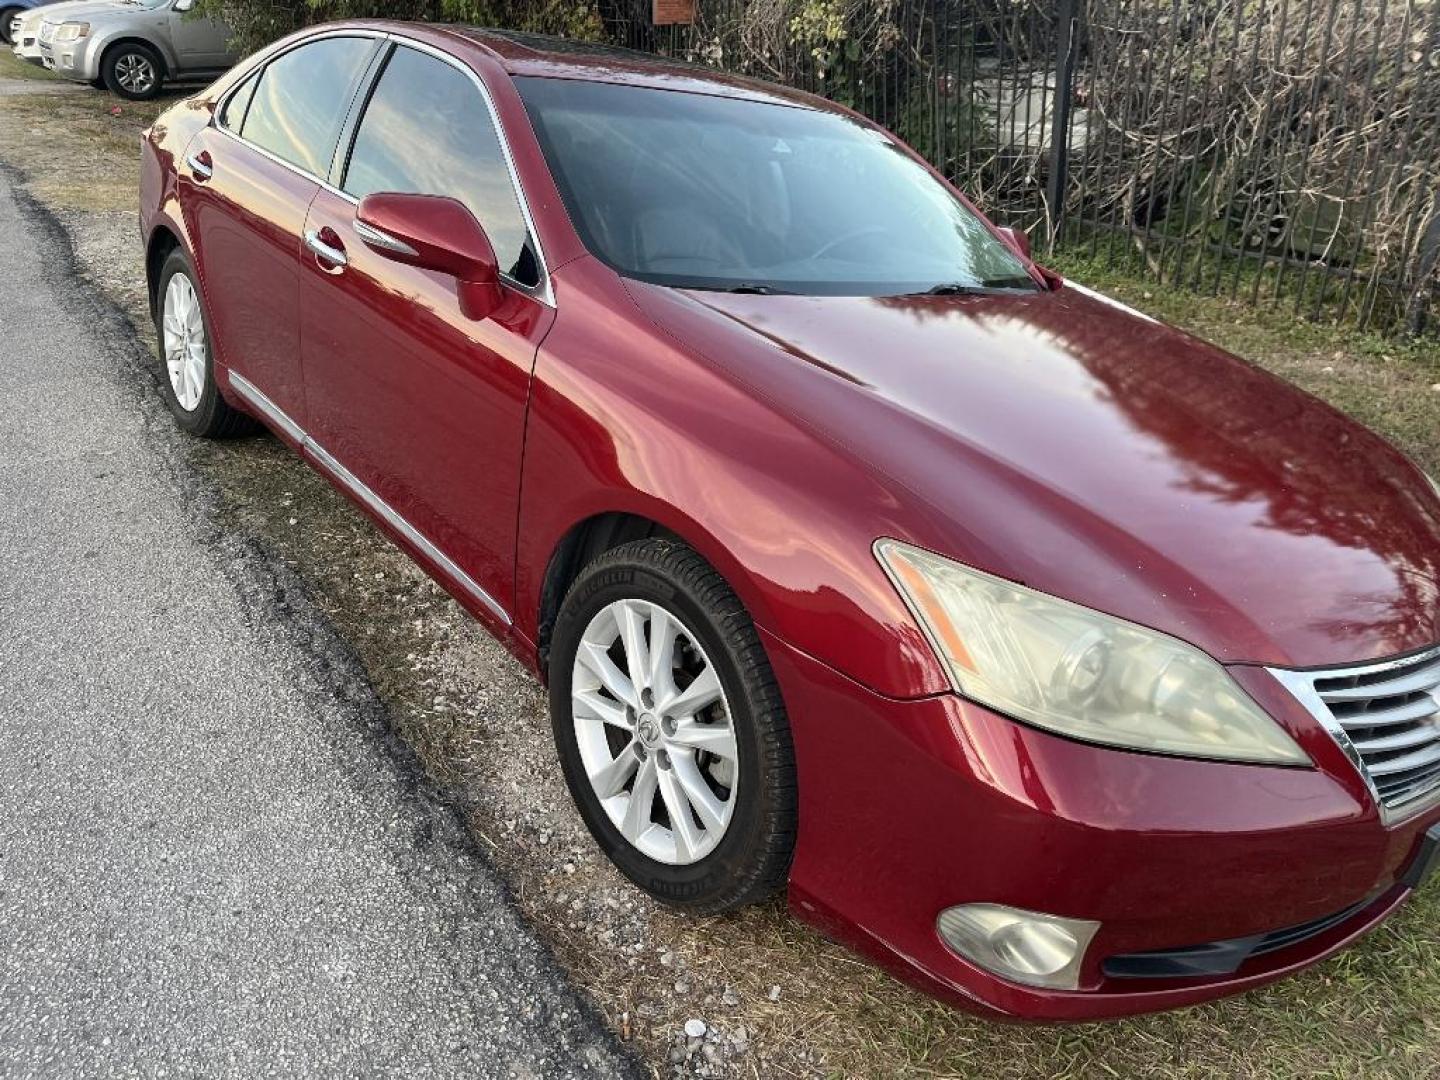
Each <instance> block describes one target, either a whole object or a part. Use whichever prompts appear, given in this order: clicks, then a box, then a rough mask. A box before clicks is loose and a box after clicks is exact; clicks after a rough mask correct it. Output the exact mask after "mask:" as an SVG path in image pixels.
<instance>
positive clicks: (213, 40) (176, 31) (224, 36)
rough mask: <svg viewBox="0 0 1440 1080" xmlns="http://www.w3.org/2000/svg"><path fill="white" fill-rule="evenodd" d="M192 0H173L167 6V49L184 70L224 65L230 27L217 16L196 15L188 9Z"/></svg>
mask: <svg viewBox="0 0 1440 1080" xmlns="http://www.w3.org/2000/svg"><path fill="white" fill-rule="evenodd" d="M194 6H195V0H174V2H173V3H172V4H171V5H170V8H169V12H168V18H167V20H166V21H167V24H168V25H167V29H168V30H169V33H170V48H171V49H172V50H174V53H175V59H176V61H177V62H178V63H179V65H180V67H181V68H182V69H183V70H185V71H205V70H209V69H214V68H223V67H228V66H229V64H230V63H231V62H232V61H233V57H231V55H230V48H229V39H230V28H229V27H228V26H226V25H225V24H224V23H223V22H221V21H220V20H219V19H213V18H211V17H210V16H209V15H199V14H197V13H196V12H195V11H193V10H192V9H193V8H194Z"/></svg>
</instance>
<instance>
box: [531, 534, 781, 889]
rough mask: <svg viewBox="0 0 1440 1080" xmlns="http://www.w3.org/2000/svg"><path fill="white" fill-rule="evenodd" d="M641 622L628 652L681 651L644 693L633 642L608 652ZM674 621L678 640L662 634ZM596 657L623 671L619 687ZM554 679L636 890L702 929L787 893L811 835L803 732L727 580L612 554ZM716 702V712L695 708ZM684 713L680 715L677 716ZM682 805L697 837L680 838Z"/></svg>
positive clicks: (562, 637) (594, 798) (556, 651)
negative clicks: (799, 848) (798, 750)
mask: <svg viewBox="0 0 1440 1080" xmlns="http://www.w3.org/2000/svg"><path fill="white" fill-rule="evenodd" d="M632 605H633V606H632ZM627 621H628V625H630V626H631V627H638V628H639V629H638V631H637V633H632V634H631V636H630V638H629V639H628V640H631V641H636V642H639V644H640V645H642V646H643V649H641V648H637V649H636V650H635V651H636V652H637V653H641V654H642V655H643V657H644V658H645V659H648V656H649V654H650V653H651V652H652V651H653V650H652V649H651V646H652V645H655V644H656V642H655V640H654V636H653V635H654V634H656V633H657V632H658V633H661V634H662V637H661V640H663V641H668V642H669V647H668V649H667V650H666V654H667V660H668V662H665V663H660V664H655V665H653V669H652V670H653V671H654V672H656V675H655V677H653V678H650V677H648V676H645V675H643V674H642V675H641V676H640V677H639V678H638V681H640V682H641V683H642V690H641V692H639V693H636V692H635V691H634V687H633V684H632V682H631V681H630V679H629V678H628V677H627V676H626V675H623V674H621V675H620V682H619V683H616V682H615V680H614V675H615V674H619V673H620V671H621V670H622V668H620V667H618V666H616V665H617V664H618V665H623V666H624V668H623V670H626V671H628V670H629V658H630V654H629V652H628V651H626V649H625V641H626V640H627V639H625V638H624V637H623V636H617V637H616V639H615V641H614V643H613V644H612V645H611V646H609V650H610V651H609V652H608V653H606V652H604V649H605V648H606V646H605V642H606V641H608V640H609V639H610V636H611V634H612V633H613V634H616V635H623V633H624V631H623V630H621V628H620V627H621V624H622V622H627ZM667 621H668V624H669V625H670V626H671V627H673V629H674V634H675V636H674V637H673V638H670V637H668V636H666V635H665V634H664V632H663V630H657V627H663V626H664V625H666V622H667ZM637 634H638V636H637ZM597 643H598V644H597ZM582 648H584V650H585V653H584V658H583V659H582V660H581V661H580V662H579V663H577V657H579V656H581V652H582ZM617 649H618V650H619V651H618V652H617V651H616V650H617ZM596 650H600V652H601V655H604V656H606V657H607V658H608V659H610V660H611V663H612V670H611V673H610V675H609V679H610V682H608V683H607V682H606V681H605V680H604V679H602V677H601V676H600V675H599V674H598V672H599V671H600V670H601V669H603V668H604V663H603V661H600V660H597V658H596ZM617 657H618V660H617ZM641 666H642V668H644V667H645V666H647V665H646V664H645V662H644V659H642V665H641ZM549 668H550V671H549V674H550V680H549V681H550V717H551V722H552V724H553V726H554V729H555V742H556V746H557V748H558V750H559V755H560V763H561V767H562V769H563V770H564V773H565V780H566V783H567V784H568V785H569V787H570V793H571V795H572V796H573V798H574V799H575V803H576V806H577V807H578V808H579V810H580V815H581V817H582V818H583V819H584V821H585V824H586V826H587V827H588V828H589V829H590V832H591V834H592V835H593V836H594V837H595V839H596V841H597V842H598V843H599V845H600V847H601V849H602V850H603V851H604V852H605V854H606V855H607V856H608V857H609V858H610V860H611V861H612V862H614V863H615V865H616V866H617V867H619V869H620V870H621V872H622V873H624V874H625V876H626V877H628V878H629V879H630V880H631V881H633V882H634V883H635V884H636V885H638V886H640V888H642V889H644V890H645V891H646V892H648V893H649V894H650V895H651V896H653V897H655V898H656V899H657V900H660V901H662V902H663V903H666V904H670V905H672V906H675V907H678V908H683V909H686V910H688V911H692V912H696V913H700V914H713V913H716V912H721V911H728V910H731V909H733V908H737V907H741V906H743V905H746V904H751V903H755V902H757V901H760V900H763V899H765V898H766V897H768V896H770V895H771V894H772V893H774V892H775V891H776V890H778V889H780V888H781V887H782V886H783V885H784V884H785V880H786V875H787V873H788V871H789V869H790V858H791V854H792V852H793V850H794V846H795V830H796V822H797V806H796V803H797V799H796V781H795V754H794V749H793V747H792V744H791V740H790V724H789V721H788V719H787V718H786V714H785V705H784V702H783V701H782V700H781V697H780V690H779V687H778V686H777V685H776V682H775V676H774V673H773V672H772V671H771V669H770V661H769V659H768V658H767V657H766V655H765V651H764V648H763V646H762V645H761V643H760V638H759V636H758V635H757V633H756V631H755V626H754V624H753V623H752V622H751V621H750V617H749V615H748V614H747V613H746V611H745V608H744V606H743V605H742V604H741V603H740V600H739V598H738V597H737V596H736V595H735V593H734V592H733V591H732V590H731V589H730V586H729V585H727V584H726V583H725V580H724V579H723V578H722V577H721V576H720V575H719V574H718V573H717V572H716V571H715V570H714V568H712V567H711V566H710V565H709V564H708V563H706V562H705V560H704V559H702V558H701V557H700V556H699V555H698V554H696V553H695V552H694V551H693V550H692V549H691V548H689V547H687V546H686V545H684V544H682V543H680V542H679V541H676V540H671V539H662V538H652V539H647V540H637V541H634V542H631V543H628V544H624V545H622V546H620V547H617V548H614V549H613V550H611V551H608V552H606V553H605V554H603V555H601V556H600V557H598V558H597V559H595V560H594V561H593V562H591V563H590V564H589V565H588V566H586V567H585V568H584V569H583V570H581V572H580V574H579V576H578V577H577V578H576V580H575V582H574V584H573V585H572V586H571V587H570V590H569V592H568V593H567V595H566V597H565V600H564V603H563V604H562V605H561V609H560V614H559V617H558V619H557V620H556V624H555V632H554V636H553V639H552V643H551V651H550V664H549ZM621 684H623V685H621ZM611 685H616V686H619V687H620V690H619V692H618V693H617V692H614V691H612V690H610V689H608V688H607V687H608V686H611ZM702 686H703V687H704V688H705V692H702ZM717 687H718V689H717ZM627 688H628V691H629V694H628V698H627V695H626V690H627ZM577 693H578V694H579V695H580V697H581V698H583V703H581V704H577V703H576V698H575V697H574V696H573V695H576V694H577ZM677 695H678V696H677ZM701 700H710V702H711V703H710V704H707V705H705V706H704V707H703V708H699V709H693V708H691V707H690V705H691V704H693V703H694V702H696V701H701ZM626 701H628V702H629V703H630V705H631V707H630V709H629V710H628V711H627V710H626V709H625V707H624V703H625V702H626ZM669 702H674V703H675V704H676V705H677V706H678V708H673V709H671V710H669V711H667V710H666V708H665V706H666V705H667V703H669ZM602 714H608V715H609V717H610V720H609V722H607V721H604V720H601V719H599V717H600V716H601V715H602ZM702 747H713V748H714V750H713V751H712V750H709V749H703V748H702ZM627 755H630V756H629V757H627ZM632 758H633V760H632ZM607 762H608V766H607ZM622 762H623V763H624V765H623V767H622ZM626 773H628V774H629V776H628V780H623V779H620V778H622V777H624V775H625V774H626ZM647 773H648V776H649V777H651V778H653V779H647ZM592 776H595V777H598V782H599V783H600V785H601V787H600V788H597V781H595V780H592ZM617 781H618V783H617ZM697 782H699V783H701V784H703V785H704V788H703V790H699V793H698V796H697V795H696V794H682V793H693V792H696V791H697V789H696V787H695V784H696V783H697ZM601 788H603V789H604V790H605V791H607V792H609V794H608V795H607V796H602V794H601V793H600V792H601ZM637 792H639V795H638V796H637ZM706 792H708V793H709V794H708V798H707V797H706V794H705V793H706ZM637 797H638V798H640V799H641V800H642V801H641V802H640V803H638V804H637V802H636V799H637ZM673 800H683V801H682V802H680V803H678V804H677V802H675V801H673ZM675 805H679V806H680V807H681V809H680V813H682V814H685V815H686V817H687V818H688V828H686V827H683V826H682V827H681V828H679V829H677V828H676V827H675V823H676V822H677V821H678V820H679V818H678V817H672V815H671V812H670V807H671V806H675ZM687 808H688V809H687ZM627 834H628V838H627Z"/></svg>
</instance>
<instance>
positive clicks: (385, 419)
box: [301, 45, 554, 622]
mask: <svg viewBox="0 0 1440 1080" xmlns="http://www.w3.org/2000/svg"><path fill="white" fill-rule="evenodd" d="M332 179H333V180H334V181H335V182H336V186H337V187H338V188H339V189H340V191H339V192H337V191H334V190H321V191H320V192H319V193H318V194H317V195H316V197H315V200H314V202H313V203H312V204H311V207H310V214H309V219H308V221H307V222H306V225H305V230H306V235H307V236H309V237H314V238H315V239H316V240H317V241H318V242H319V244H320V245H323V247H322V248H321V251H324V250H328V251H330V252H331V253H332V254H334V255H337V256H339V258H338V259H336V258H327V257H326V256H325V255H323V254H321V253H318V252H316V251H310V252H307V253H306V256H305V258H304V261H303V262H304V272H303V274H302V282H303V284H302V288H301V325H302V331H301V338H302V347H303V350H304V364H305V393H306V398H307V401H308V404H309V411H310V417H311V424H312V433H313V435H314V438H315V440H316V441H317V442H318V443H319V444H320V445H321V447H322V448H323V450H324V451H325V452H326V453H328V454H329V455H331V456H332V458H333V459H334V460H335V461H337V462H338V463H339V464H340V465H341V466H342V467H343V468H344V469H345V470H346V471H348V473H349V474H350V475H351V476H353V477H355V478H357V479H358V480H359V481H360V482H361V483H362V484H363V485H365V487H366V488H368V489H369V491H370V492H371V494H373V495H374V496H376V497H377V498H378V500H379V501H380V503H381V504H382V505H381V506H380V507H374V504H372V508H375V509H377V512H379V513H380V514H381V516H382V517H386V518H387V519H389V521H390V524H391V525H392V527H395V528H397V529H398V530H399V531H400V532H402V533H404V534H405V535H407V537H409V538H410V539H411V542H412V543H414V544H415V546H416V547H418V548H419V549H420V550H421V552H422V554H424V555H425V556H426V557H428V558H429V560H430V561H431V562H432V563H434V564H437V565H438V566H439V567H440V568H441V570H442V571H443V572H444V573H445V574H446V576H448V577H450V578H451V579H452V580H453V581H455V582H456V583H457V584H458V585H460V586H461V588H462V589H464V590H465V591H466V592H467V593H468V594H469V595H470V598H471V599H472V600H473V601H476V603H475V604H472V605H471V606H472V608H473V609H475V610H477V611H479V610H480V609H482V608H483V609H488V612H489V615H490V617H491V618H492V619H496V618H498V619H500V621H502V622H503V621H504V617H505V615H504V612H505V610H506V609H508V607H509V604H510V597H511V593H512V589H513V560H514V548H515V522H516V512H517V506H518V502H519V492H520V457H521V448H522V440H523V437H524V432H525V408H526V401H527V398H528V394H529V385H530V374H531V370H532V368H533V365H534V360H535V353H536V350H537V348H538V347H539V343H540V341H541V339H542V338H543V337H544V335H545V332H546V331H547V330H548V329H549V327H550V324H551V322H552V320H553V316H554V309H553V307H552V306H551V305H550V303H549V302H548V300H547V299H546V290H545V284H544V271H543V267H542V265H541V259H540V253H539V251H538V248H537V246H536V242H535V241H534V239H533V238H532V235H531V229H530V227H529V222H528V215H527V214H526V212H525V211H524V210H522V200H521V198H520V195H519V194H518V192H517V188H516V186H515V183H514V180H513V176H512V173H511V170H510V167H509V164H508V158H507V155H506V153H505V151H504V149H503V144H502V142H501V135H500V133H499V132H498V130H497V127H496V124H495V121H494V118H493V113H492V110H491V107H490V102H489V98H488V95H487V93H486V92H485V90H484V89H483V86H482V84H481V82H480V80H479V78H478V76H476V75H475V74H474V73H473V72H471V71H470V70H469V69H468V68H466V67H464V66H462V65H461V64H459V63H458V62H457V61H453V60H450V59H448V58H445V57H442V56H440V55H438V54H433V53H431V52H429V51H424V50H422V49H420V48H418V47H417V48H411V47H408V46H404V45H400V46H396V47H394V49H393V51H392V52H391V54H390V55H389V56H388V57H387V59H386V60H385V61H384V66H383V68H382V69H381V71H380V74H379V77H378V79H377V80H376V82H375V84H374V88H373V90H372V91H371V93H370V95H369V99H368V101H367V102H366V104H365V106H364V110H363V112H362V113H361V114H360V115H359V118H358V121H357V122H356V123H355V124H354V135H353V138H352V140H351V143H350V145H349V147H348V152H347V151H342V154H341V158H340V159H339V160H337V164H336V171H335V173H334V174H333V176H332ZM380 191H386V192H405V193H414V194H425V195H445V196H449V197H451V198H455V199H458V200H459V201H460V202H462V203H463V204H464V205H465V206H467V207H468V208H469V209H470V211H471V212H472V213H473V214H474V215H475V216H476V217H477V218H478V219H479V221H480V224H481V225H482V226H484V228H485V230H486V232H487V233H488V235H489V237H490V241H491V243H492V244H493V246H494V248H495V253H496V255H497V257H498V259H499V262H500V267H501V270H502V275H503V278H504V281H505V285H506V287H505V289H504V293H505V301H504V303H503V304H502V306H501V307H500V309H499V310H498V311H496V312H495V313H494V314H493V315H491V316H490V317H489V318H486V319H483V320H480V321H476V320H472V319H469V318H466V316H465V315H464V314H462V313H461V311H460V307H459V302H458V300H457V297H456V290H455V280H454V278H451V277H449V276H447V275H444V274H437V273H432V272H430V271H428V270H420V269H417V268H414V267H409V266H402V265H400V264H398V263H395V262H391V261H390V260H388V259H386V258H384V257H383V256H381V255H379V254H377V253H376V252H374V251H372V250H371V249H369V248H367V247H366V246H365V245H364V244H363V243H362V242H361V241H360V239H359V237H358V236H357V235H356V233H355V204H356V202H357V201H358V200H359V199H360V198H362V197H364V196H365V195H369V194H372V193H374V192H380ZM362 497H364V496H363V494H362ZM367 501H368V500H367ZM414 534H418V540H417V538H416V536H415V535H414ZM457 569H458V571H459V573H458V574H457V573H455V571H456V570H457Z"/></svg>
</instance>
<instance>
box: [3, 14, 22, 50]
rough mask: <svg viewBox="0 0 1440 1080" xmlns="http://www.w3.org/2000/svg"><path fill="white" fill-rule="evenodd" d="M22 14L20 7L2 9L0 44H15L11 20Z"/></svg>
mask: <svg viewBox="0 0 1440 1080" xmlns="http://www.w3.org/2000/svg"><path fill="white" fill-rule="evenodd" d="M20 14H22V11H21V9H20V8H18V7H0V43H3V44H5V45H14V44H15V39H14V37H13V36H12V35H11V33H10V20H11V19H13V18H15V16H16V15H20Z"/></svg>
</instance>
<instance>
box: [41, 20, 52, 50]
mask: <svg viewBox="0 0 1440 1080" xmlns="http://www.w3.org/2000/svg"><path fill="white" fill-rule="evenodd" d="M54 37H55V24H54V23H52V22H44V23H41V24H40V44H42V45H48V44H49V43H50V42H51V41H52V40H53V39H54Z"/></svg>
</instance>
